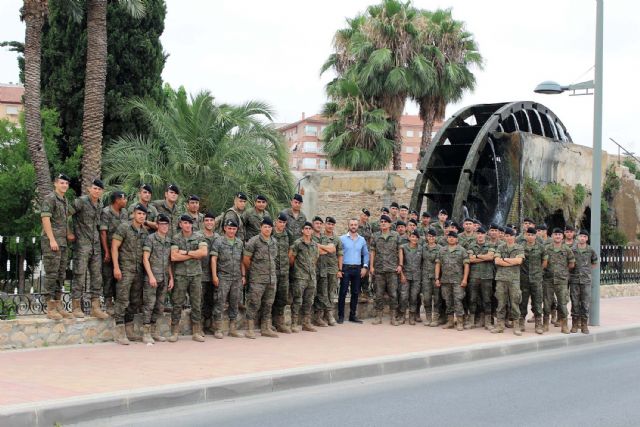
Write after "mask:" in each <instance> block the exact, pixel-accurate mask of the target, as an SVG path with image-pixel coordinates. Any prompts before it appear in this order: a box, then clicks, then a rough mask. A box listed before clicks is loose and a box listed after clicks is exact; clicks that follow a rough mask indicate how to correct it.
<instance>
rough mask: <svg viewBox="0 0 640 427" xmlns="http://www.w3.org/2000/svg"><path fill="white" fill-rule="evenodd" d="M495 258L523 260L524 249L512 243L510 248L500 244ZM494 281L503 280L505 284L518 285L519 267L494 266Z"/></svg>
mask: <svg viewBox="0 0 640 427" xmlns="http://www.w3.org/2000/svg"><path fill="white" fill-rule="evenodd" d="M497 258H524V249H523V248H522V246H521V245H519V244H517V243H514V244H513V245H512V246H509V245H507V244H506V243H502V244H501V245H500V246H498V249H496V259H497ZM496 280H503V281H506V282H515V281H517V282H518V283H520V266H519V265H512V266H509V267H501V266H499V265H497V266H496Z"/></svg>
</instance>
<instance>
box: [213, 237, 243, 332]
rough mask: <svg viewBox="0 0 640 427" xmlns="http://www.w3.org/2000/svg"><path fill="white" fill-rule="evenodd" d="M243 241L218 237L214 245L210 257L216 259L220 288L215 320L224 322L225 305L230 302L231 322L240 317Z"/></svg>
mask: <svg viewBox="0 0 640 427" xmlns="http://www.w3.org/2000/svg"><path fill="white" fill-rule="evenodd" d="M243 249H244V244H243V243H242V240H240V239H239V238H237V237H235V238H234V239H233V240H232V241H231V240H229V239H227V237H226V236H220V237H218V238H217V239H216V240H215V242H214V243H213V248H211V251H210V255H211V256H212V257H216V258H217V261H216V270H217V273H218V280H219V283H218V287H217V288H216V289H215V296H214V306H213V320H215V321H220V320H222V312H223V309H224V304H225V303H226V302H227V300H228V301H229V311H228V314H229V320H230V321H232V320H236V317H238V302H239V301H240V292H241V291H242V270H241V268H240V264H241V263H242V251H243Z"/></svg>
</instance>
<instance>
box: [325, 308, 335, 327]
mask: <svg viewBox="0 0 640 427" xmlns="http://www.w3.org/2000/svg"><path fill="white" fill-rule="evenodd" d="M324 318H325V320H326V321H327V325H329V326H336V319H335V318H334V317H333V310H332V309H328V310H325V311H324Z"/></svg>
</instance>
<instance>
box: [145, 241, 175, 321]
mask: <svg viewBox="0 0 640 427" xmlns="http://www.w3.org/2000/svg"><path fill="white" fill-rule="evenodd" d="M142 251H143V252H148V253H149V265H151V272H152V273H153V277H155V279H156V282H157V286H156V287H155V288H152V287H151V285H149V277H148V276H145V278H144V287H143V288H142V315H143V322H144V324H150V323H156V320H158V318H159V317H162V314H163V313H164V301H165V298H166V296H167V287H168V286H169V278H170V276H169V269H170V267H171V238H170V237H169V236H165V237H160V235H159V234H158V233H153V234H149V235H148V236H147V238H146V239H145V241H144V245H143V246H142Z"/></svg>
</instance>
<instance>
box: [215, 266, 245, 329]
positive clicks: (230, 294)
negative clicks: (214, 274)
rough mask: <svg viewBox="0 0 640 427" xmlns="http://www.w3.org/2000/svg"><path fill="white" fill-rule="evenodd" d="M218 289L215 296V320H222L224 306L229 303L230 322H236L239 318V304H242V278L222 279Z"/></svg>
mask: <svg viewBox="0 0 640 427" xmlns="http://www.w3.org/2000/svg"><path fill="white" fill-rule="evenodd" d="M218 278H219V279H220V282H219V283H218V287H217V288H215V291H214V292H215V295H214V296H213V320H216V321H217V320H222V313H223V311H224V304H225V303H226V302H227V301H229V309H228V314H229V320H236V318H237V317H238V303H239V302H240V295H241V292H242V288H243V286H242V278H241V277H240V276H238V277H237V278H233V277H220V276H218Z"/></svg>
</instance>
